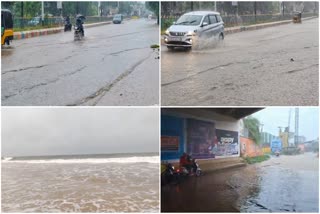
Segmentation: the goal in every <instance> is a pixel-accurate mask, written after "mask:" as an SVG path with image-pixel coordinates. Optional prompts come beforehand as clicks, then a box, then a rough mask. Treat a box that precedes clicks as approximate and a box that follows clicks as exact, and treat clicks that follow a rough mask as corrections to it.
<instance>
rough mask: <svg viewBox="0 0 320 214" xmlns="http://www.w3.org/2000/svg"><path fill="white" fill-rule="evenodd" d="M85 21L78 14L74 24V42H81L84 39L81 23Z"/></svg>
mask: <svg viewBox="0 0 320 214" xmlns="http://www.w3.org/2000/svg"><path fill="white" fill-rule="evenodd" d="M85 19H86V18H85V17H84V16H83V15H81V14H78V15H77V16H76V24H75V26H74V40H75V41H77V40H81V39H82V38H83V37H84V29H83V23H84V20H85Z"/></svg>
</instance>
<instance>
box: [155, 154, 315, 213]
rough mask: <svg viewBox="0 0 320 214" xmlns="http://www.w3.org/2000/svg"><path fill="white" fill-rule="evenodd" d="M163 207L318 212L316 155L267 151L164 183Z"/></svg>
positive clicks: (196, 210) (255, 211)
mask: <svg viewBox="0 0 320 214" xmlns="http://www.w3.org/2000/svg"><path fill="white" fill-rule="evenodd" d="M200 167H201V166H200ZM161 211H162V212H245V213H248V212H253V213H257V212H263V213H266V212H291V213H292V212H318V211H319V158H318V157H317V154H316V153H306V154H303V155H296V156H284V155H283V156H280V157H271V159H269V160H267V161H264V162H262V163H257V164H252V165H249V166H246V167H241V168H234V169H227V170H223V171H218V172H211V173H210V172H208V173H206V172H204V175H203V176H200V177H189V178H187V179H186V180H184V181H182V182H181V183H180V184H178V185H173V184H169V185H166V186H162V187H161Z"/></svg>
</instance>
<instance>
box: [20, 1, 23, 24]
mask: <svg viewBox="0 0 320 214" xmlns="http://www.w3.org/2000/svg"><path fill="white" fill-rule="evenodd" d="M20 25H21V28H23V27H24V21H23V1H22V2H21V23H20Z"/></svg>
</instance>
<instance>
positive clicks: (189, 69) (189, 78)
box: [161, 19, 319, 106]
mask: <svg viewBox="0 0 320 214" xmlns="http://www.w3.org/2000/svg"><path fill="white" fill-rule="evenodd" d="M214 43H215V42H214V41H213V42H212V43H209V44H210V45H209V46H211V47H209V48H208V47H207V46H208V45H207V44H205V45H200V46H202V47H201V48H197V49H196V50H192V51H190V52H188V51H184V50H175V51H168V50H167V48H166V47H165V46H162V50H161V56H162V61H161V92H162V94H161V104H162V105H166V106H171V105H172V106H173V105H179V106H184V105H188V106H226V105H227V106H270V105H291V106H295V105H296V106H300V105H318V102H319V100H318V98H319V90H318V89H319V20H318V19H311V20H307V21H303V22H302V24H286V25H280V26H276V27H270V28H265V29H260V30H254V31H247V32H241V33H235V34H230V35H227V36H226V37H225V40H224V41H223V42H222V43H220V44H214ZM203 47H206V48H203Z"/></svg>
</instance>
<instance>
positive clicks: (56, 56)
mask: <svg viewBox="0 0 320 214" xmlns="http://www.w3.org/2000/svg"><path fill="white" fill-rule="evenodd" d="M153 44H159V26H158V25H157V24H156V22H155V20H146V19H139V20H128V21H124V22H123V24H117V25H114V24H108V25H103V26H99V27H92V28H86V29H85V38H84V39H83V40H82V41H74V38H73V32H64V33H58V34H53V35H48V36H40V37H35V38H30V39H23V40H16V41H13V43H12V45H11V46H10V47H4V48H2V54H1V60H2V62H1V66H2V97H1V100H2V105H4V106H17V105H18V106H29V105H31V106H33V105H36V106H47V105H48V106H65V105H70V106H78V105H104V106H105V105H137V106H138V105H158V104H159V59H158V56H159V50H158V49H151V48H150V46H151V45H153Z"/></svg>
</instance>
